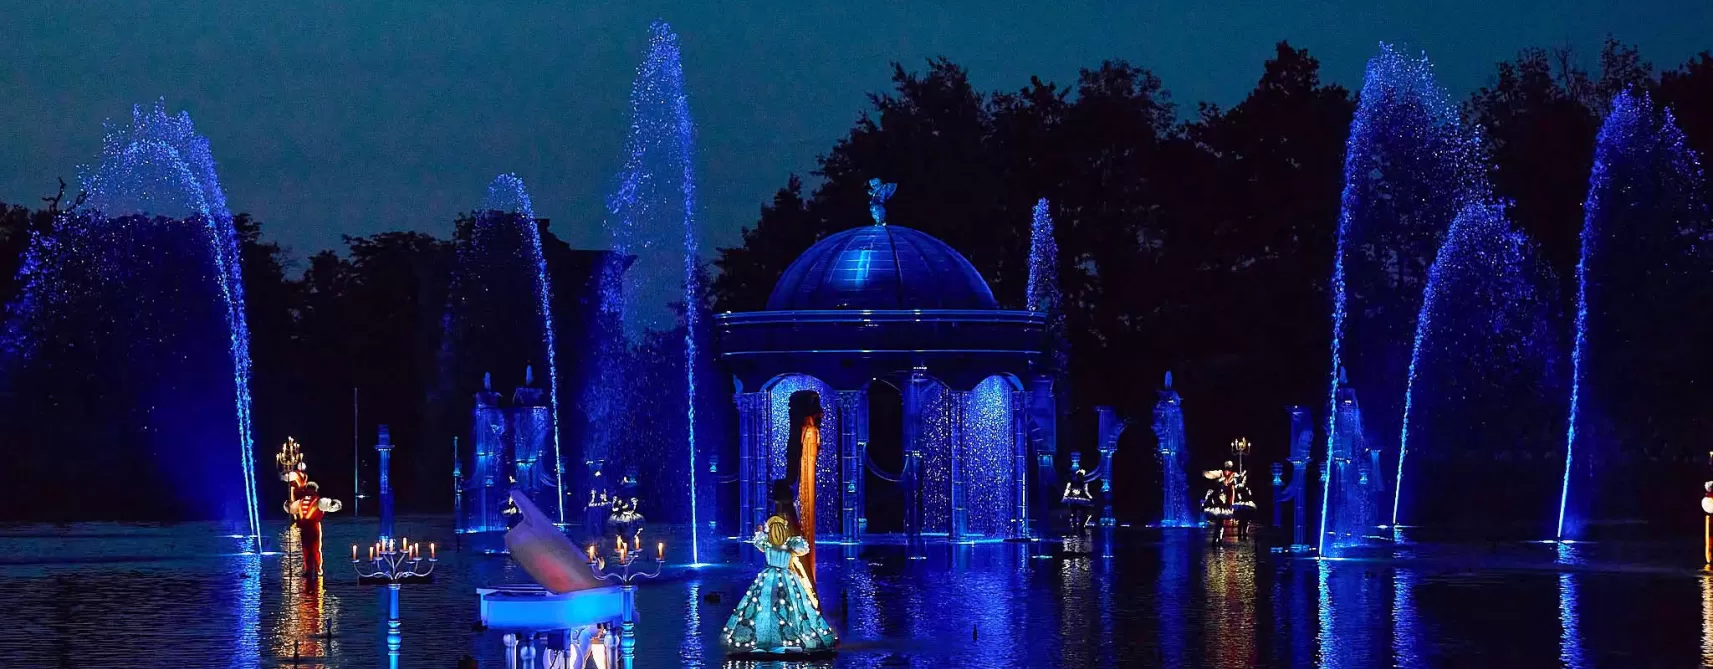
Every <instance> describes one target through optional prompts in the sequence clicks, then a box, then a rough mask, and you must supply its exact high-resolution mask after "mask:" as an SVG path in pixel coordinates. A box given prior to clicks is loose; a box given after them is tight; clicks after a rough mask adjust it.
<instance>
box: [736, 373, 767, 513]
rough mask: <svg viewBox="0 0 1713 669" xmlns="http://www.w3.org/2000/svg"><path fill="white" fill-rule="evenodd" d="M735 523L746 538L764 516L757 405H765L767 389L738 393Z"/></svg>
mask: <svg viewBox="0 0 1713 669" xmlns="http://www.w3.org/2000/svg"><path fill="white" fill-rule="evenodd" d="M736 399H737V404H738V527H737V530H736V532H735V534H737V536H738V537H739V538H742V539H747V538H749V535H750V534H751V533H753V532H755V528H756V527H758V526H760V525H761V521H762V520H763V519H765V518H766V517H767V515H766V514H767V513H768V511H769V509H768V497H767V478H768V470H767V443H766V441H765V439H764V438H762V437H761V435H764V434H765V427H766V426H765V425H760V424H758V423H764V422H765V421H766V418H765V417H764V415H763V413H762V412H760V411H759V410H758V407H765V406H766V405H767V393H766V392H765V391H764V392H756V393H738V394H737V395H736Z"/></svg>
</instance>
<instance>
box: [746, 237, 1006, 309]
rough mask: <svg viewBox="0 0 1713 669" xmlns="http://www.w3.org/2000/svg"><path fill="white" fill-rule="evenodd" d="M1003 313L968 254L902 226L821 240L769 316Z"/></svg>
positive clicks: (771, 303) (790, 273) (788, 277)
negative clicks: (869, 312) (862, 312)
mask: <svg viewBox="0 0 1713 669" xmlns="http://www.w3.org/2000/svg"><path fill="white" fill-rule="evenodd" d="M998 308H999V303H998V302H995V301H994V299H993V291H992V290H990V289H989V288H988V286H987V282H986V281H985V280H983V279H982V278H981V273H980V272H977V271H976V269H975V266H974V265H971V264H970V261H969V260H967V259H965V258H964V257H963V255H962V254H960V253H958V252H957V251H954V250H952V247H950V246H947V245H946V243H945V242H942V241H940V240H938V239H935V238H934V237H933V236H932V235H929V234H927V233H924V232H920V231H917V230H912V229H910V228H905V227H899V226H896V225H865V226H862V227H858V228H852V229H850V230H845V231H843V232H840V233H838V234H835V235H832V236H830V237H827V238H826V239H823V240H821V241H819V242H817V243H816V244H815V245H814V246H811V247H809V250H807V251H804V252H803V255H800V256H798V257H797V260H795V261H793V262H792V263H791V266H790V267H788V268H786V269H785V274H784V275H783V276H781V277H779V283H777V284H775V285H774V287H773V294H772V295H771V296H769V297H768V298H767V310H768V311H798V310H826V309H873V310H883V309H998Z"/></svg>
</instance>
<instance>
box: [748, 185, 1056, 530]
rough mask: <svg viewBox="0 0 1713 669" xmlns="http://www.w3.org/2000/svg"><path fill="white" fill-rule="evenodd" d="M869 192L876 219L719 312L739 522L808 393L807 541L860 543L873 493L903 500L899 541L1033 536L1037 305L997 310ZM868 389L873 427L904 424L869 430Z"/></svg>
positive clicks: (1044, 452)
mask: <svg viewBox="0 0 1713 669" xmlns="http://www.w3.org/2000/svg"><path fill="white" fill-rule="evenodd" d="M871 190H873V191H874V192H875V193H876V196H875V197H874V199H873V202H872V204H871V207H870V208H871V210H872V211H873V214H874V224H873V225H869V226H864V227H859V228H854V229H850V230H845V231H843V232H840V233H837V234H834V235H831V236H829V237H827V238H826V239H823V240H821V241H820V242H818V243H816V244H815V245H814V246H812V247H810V248H809V249H808V250H807V251H805V252H804V253H803V254H802V255H801V256H799V257H798V258H797V260H796V261H795V262H793V263H792V264H791V266H790V267H789V268H787V269H786V270H785V273H784V275H783V276H781V277H780V279H779V283H778V284H777V285H775V286H774V289H773V293H772V295H771V296H770V297H769V298H768V301H767V309H766V310H765V311H753V312H739V313H731V312H728V313H724V314H719V315H717V316H715V332H716V335H715V336H716V351H717V354H718V357H719V360H720V361H721V363H722V364H723V365H724V366H725V369H726V370H728V371H730V372H731V374H732V375H733V376H734V377H735V379H736V386H737V393H736V401H737V406H738V415H739V444H738V483H739V486H740V487H739V491H738V506H739V515H738V519H737V520H738V523H739V527H741V528H745V531H747V529H748V528H754V527H758V526H760V524H761V523H762V521H763V520H764V519H765V518H766V517H767V516H768V515H769V514H770V513H771V511H772V508H771V501H770V496H769V491H770V486H771V482H772V481H774V480H778V479H784V478H786V470H787V466H788V463H787V461H786V460H787V450H788V441H789V438H790V432H791V425H790V424H789V418H788V416H789V404H788V403H789V402H790V398H791V396H792V395H793V394H794V393H801V391H806V390H807V391H813V392H814V393H815V396H816V397H817V398H818V400H819V403H820V406H821V409H822V412H823V413H822V420H821V431H820V434H821V442H820V443H821V446H820V449H819V454H818V456H817V457H816V461H815V471H816V483H815V493H816V494H815V525H816V535H817V536H818V537H821V538H825V539H835V538H836V539H838V540H841V541H844V542H847V543H854V542H859V541H862V540H863V535H864V533H865V532H867V531H868V526H869V522H868V521H869V516H870V515H871V511H872V505H874V504H875V502H876V501H877V500H879V499H880V496H885V497H887V498H889V499H886V500H884V504H885V505H886V506H887V508H888V509H896V508H897V507H898V506H900V504H901V505H902V507H903V508H902V518H901V519H898V522H891V523H888V525H889V526H890V528H897V529H898V530H899V531H900V532H901V533H902V534H903V535H905V536H908V537H921V536H944V537H947V538H948V539H950V540H953V541H973V540H981V539H1003V538H1025V537H1029V536H1031V525H1032V524H1034V525H1037V526H1038V525H1039V520H1040V519H1039V514H1040V513H1041V511H1042V510H1043V509H1045V508H1046V506H1047V505H1046V504H1044V503H1043V500H1045V499H1046V498H1047V495H1049V494H1050V493H1049V492H1048V491H1046V488H1048V487H1050V486H1052V485H1054V483H1053V482H1054V481H1055V477H1054V476H1053V473H1052V453H1053V449H1054V439H1053V437H1052V435H1053V434H1054V430H1055V425H1054V421H1055V416H1056V410H1055V407H1054V405H1053V402H1054V397H1055V393H1054V392H1053V389H1052V382H1051V380H1050V378H1049V377H1048V376H1047V375H1046V374H1045V373H1044V370H1043V369H1042V367H1041V366H1042V365H1043V364H1045V363H1046V362H1047V361H1048V359H1047V356H1046V350H1045V349H1046V343H1047V339H1046V336H1045V328H1046V318H1045V315H1044V314H1042V313H1041V312H1036V311H1012V310H1005V309H1001V308H1000V307H999V303H998V302H997V301H996V300H994V298H993V291H992V290H990V289H989V288H988V285H987V282H986V281H984V280H983V279H982V277H981V274H980V273H979V272H977V271H976V269H975V267H974V266H972V265H971V264H970V262H969V260H967V259H965V258H964V256H963V255H961V254H959V253H958V252H957V251H955V250H953V249H952V248H951V247H949V246H947V245H946V244H945V243H944V242H941V241H940V240H938V239H935V238H934V237H933V236H931V235H928V234H925V233H922V232H919V231H917V230H913V229H910V228H907V227H902V226H898V225H889V224H888V222H887V221H886V218H885V210H884V206H883V202H884V199H885V195H886V194H887V193H888V192H889V190H890V187H889V186H881V185H880V184H879V183H878V182H871ZM882 385H884V386H886V387H885V388H881V386H882ZM877 394H879V395H883V398H882V399H880V400H878V401H884V402H887V403H889V406H887V407H886V409H885V411H883V412H882V413H884V414H885V415H886V420H884V421H874V422H872V425H873V426H874V427H876V429H878V430H884V431H886V432H891V431H894V430H896V431H899V432H900V434H895V435H894V434H879V433H876V432H875V431H874V430H871V420H870V403H871V398H873V397H874V396H876V395H877ZM894 406H896V409H894V408H893V407H894ZM877 415H878V414H877ZM871 436H874V437H877V440H876V441H877V442H885V443H887V444H897V445H898V446H897V448H898V449H899V452H898V453H897V454H896V456H894V457H891V458H883V459H890V460H891V461H892V462H895V463H901V464H898V465H893V467H895V468H896V469H891V468H888V467H885V466H882V465H881V464H877V463H876V461H875V458H874V457H873V455H874V454H871V453H870V452H869V447H870V437H871ZM1031 469H1035V470H1036V472H1035V473H1034V474H1031V473H1030V472H1031ZM871 485H878V486H884V487H885V488H887V489H885V490H869V489H868V488H869V487H871ZM871 493H872V494H871ZM1054 498H1055V499H1056V496H1055V497H1054ZM899 500H902V501H901V502H900V501H899ZM892 513H893V514H895V515H896V514H897V511H892ZM1032 519H1033V520H1035V521H1036V522H1034V523H1032V522H1031V520H1032ZM890 528H889V529H890ZM741 533H742V532H740V534H741Z"/></svg>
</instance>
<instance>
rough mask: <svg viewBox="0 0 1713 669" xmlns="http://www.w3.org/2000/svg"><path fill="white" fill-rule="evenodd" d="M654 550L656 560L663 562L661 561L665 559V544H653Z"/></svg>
mask: <svg viewBox="0 0 1713 669" xmlns="http://www.w3.org/2000/svg"><path fill="white" fill-rule="evenodd" d="M654 550H655V551H656V552H655V557H656V558H657V559H659V560H663V561H664V560H665V559H666V542H664V541H662V542H660V543H657V544H655V545H654Z"/></svg>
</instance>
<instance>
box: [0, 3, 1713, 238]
mask: <svg viewBox="0 0 1713 669" xmlns="http://www.w3.org/2000/svg"><path fill="white" fill-rule="evenodd" d="M1008 4H1013V3H991V2H973V1H969V0H960V1H958V2H939V3H922V2H913V3H903V2H896V3H884V4H882V3H812V2H798V3H776V2H766V3H747V2H737V3H733V2H723V3H712V2H683V1H680V2H622V3H615V2H569V1H561V2H551V3H547V2H529V3H526V2H507V1H497V0H465V1H456V2H452V1H445V0H409V1H396V2H374V1H369V0H291V1H289V2H251V1H242V2H232V1H230V0H226V1H218V2H217V1H214V0H177V1H175V2H142V1H135V2H90V1H79V0H70V1H64V2H27V3H18V2H5V3H0V5H3V7H0V45H4V50H5V54H6V58H5V61H6V62H5V64H4V65H3V66H0V128H4V132H3V133H0V200H4V201H7V202H14V203H23V204H31V205H34V204H36V203H37V202H38V200H37V198H39V197H40V196H42V195H45V194H48V193H50V192H51V191H52V190H53V187H54V178H55V177H57V176H64V177H66V178H67V180H68V181H73V182H74V183H75V180H74V177H75V176H76V174H77V166H78V165H80V164H83V163H86V162H88V161H90V160H91V159H92V158H93V156H94V155H95V154H96V152H97V151H98V150H99V148H100V138H101V123H102V121H103V120H104V119H108V118H120V117H123V116H124V115H125V114H128V113H129V109H130V105H131V104H133V103H137V102H149V101H152V100H154V99H156V98H159V97H164V98H166V100H167V103H168V106H169V107H170V108H172V109H175V110H177V109H185V110H188V111H189V112H190V113H191V115H192V116H193V117H194V118H195V120H196V123H197V126H198V128H199V130H200V131H201V132H202V133H203V134H205V135H207V136H208V137H209V139H210V142H211V144H212V148H213V151H214V156H215V159H216V160H217V161H218V162H219V168H220V176H221V179H222V182H223V184H224V186H225V188H226V192H227V195H228V198H229V200H230V202H231V205H232V209H233V210H234V211H247V212H251V213H253V214H255V215H257V216H258V217H260V218H261V219H262V220H263V221H264V223H265V224H266V228H265V231H266V234H267V235H268V236H269V237H271V238H273V239H276V240H279V241H281V242H283V243H284V244H286V245H287V246H289V247H291V248H292V249H293V250H294V251H295V254H296V255H298V256H303V255H307V254H308V253H311V252H313V251H315V250H319V249H322V248H330V247H337V246H339V236H340V235H341V234H354V235H361V234H369V233H374V232H379V231H383V230H391V229H401V228H405V229H417V230H424V231H428V232H432V233H436V234H441V235H444V234H446V233H447V232H448V231H449V228H450V227H451V221H452V219H453V216H454V215H455V213H456V212H459V211H466V210H469V209H471V208H473V207H475V206H476V204H478V202H479V201H480V200H481V197H482V195H483V192H484V188H485V187H486V185H487V184H488V182H489V181H490V180H491V179H492V178H493V177H494V175H495V174H498V173H501V172H506V171H515V172H517V173H518V174H519V175H520V176H522V177H523V178H524V180H525V181H526V183H527V184H528V185H529V187H530V189H531V191H532V194H533V196H534V200H535V205H536V207H535V209H536V212H537V213H538V215H541V216H546V217H549V218H551V219H553V222H554V223H553V225H554V228H555V229H556V230H557V231H558V232H559V234H560V235H562V236H564V237H566V238H567V239H569V240H570V241H571V242H572V244H574V245H577V246H599V245H604V243H605V236H604V234H602V233H600V232H599V230H600V227H599V226H600V219H601V216H602V214H603V211H604V206H603V200H604V197H605V193H606V192H607V190H608V189H609V187H610V186H611V184H612V182H613V177H614V174H615V173H616V172H617V170H618V167H619V162H620V149H621V145H622V142H623V141H624V136H625V130H626V127H627V124H628V108H629V102H628V96H629V93H630V82H631V77H632V74H633V72H634V69H635V67H636V64H637V63H638V62H639V61H640V59H641V58H642V54H643V51H644V49H645V39H646V35H647V26H648V23H649V21H650V20H652V19H655V18H664V19H666V20H668V21H670V22H671V23H672V24H673V27H674V28H675V29H676V30H677V31H678V33H679V35H680V41H681V44H682V48H683V53H684V69H685V73H686V78H687V82H688V83H687V85H688V87H689V91H690V96H691V99H690V104H691V109H692V113H693V115H694V116H695V118H696V122H697V125H698V132H699V137H698V142H699V144H698V147H697V149H698V152H699V155H698V156H697V160H698V165H697V168H698V175H699V176H700V178H701V183H700V186H699V188H700V194H701V202H702V211H701V215H702V224H703V229H704V230H705V231H706V234H707V242H706V243H705V244H704V247H705V248H706V247H710V246H720V245H730V244H731V243H733V242H734V241H735V240H736V239H737V231H738V230H739V228H741V227H742V226H744V225H749V224H752V223H753V222H754V219H755V216H756V212H757V208H758V207H759V206H760V204H761V203H762V202H764V201H765V200H767V199H768V198H770V197H771V195H772V193H773V192H774V191H775V190H776V189H778V188H779V187H780V186H781V185H783V184H784V183H785V178H786V175H787V174H788V173H791V172H798V173H806V172H808V171H809V170H810V169H812V168H813V167H814V158H815V156H816V155H817V154H819V153H821V152H824V151H826V150H827V149H828V148H829V147H830V146H831V145H832V143H833V141H834V140H836V139H837V138H838V137H839V136H841V135H842V134H843V133H844V132H846V131H847V130H848V129H849V128H850V126H851V123H852V121H854V120H855V119H856V117H857V115H858V113H859V112H860V111H861V110H863V109H864V108H865V107H866V100H865V95H866V94H867V93H869V92H873V91H878V90H882V89H885V88H886V87H887V86H888V83H887V79H888V76H889V75H890V70H889V67H888V63H889V62H890V61H901V62H903V63H905V64H906V65H907V66H909V67H915V68H920V66H921V64H922V63H923V61H924V59H926V58H928V57H931V56H935V55H945V56H947V57H949V58H951V59H952V60H953V61H954V62H957V63H959V64H962V65H964V66H967V67H968V68H970V70H971V75H972V77H973V79H974V81H975V83H976V84H977V86H978V87H980V88H982V89H984V90H992V89H996V88H1004V89H1015V88H1018V87H1021V86H1023V85H1024V84H1026V83H1027V81H1028V77H1029V76H1030V75H1039V76H1041V77H1042V78H1043V79H1047V80H1052V81H1058V82H1060V83H1068V82H1071V81H1072V80H1073V79H1074V77H1075V74H1076V71H1077V68H1079V67H1084V66H1090V65H1094V64H1097V63H1098V62H1099V61H1100V60H1101V59H1104V58H1124V59H1128V60H1130V61H1132V62H1133V63H1136V64H1138V65H1142V66H1144V67H1148V68H1150V69H1152V70H1153V71H1154V72H1155V73H1156V74H1158V75H1159V76H1160V77H1161V79H1162V80H1163V81H1164V82H1165V85H1166V87H1167V88H1168V89H1169V90H1170V91H1171V92H1172V94H1173V97H1174V99H1175V100H1176V101H1177V102H1179V103H1180V115H1183V114H1187V113H1193V110H1194V105H1195V103H1196V102H1198V101H1211V102H1215V103H1219V104H1226V105H1228V104H1231V103H1233V102H1236V101H1237V100H1239V99H1241V97H1242V96H1243V95H1244V94H1245V93H1246V92H1247V91H1248V90H1249V89H1250V88H1251V87H1252V86H1253V84H1254V82H1255V80H1256V78H1257V77H1258V76H1259V75H1260V69H1261V63H1262V61H1263V60H1265V59H1266V58H1267V57H1269V56H1270V55H1271V54H1272V49H1273V43H1274V42H1276V41H1278V40H1280V39H1288V40H1290V41H1291V42H1292V44H1293V45H1295V46H1299V47H1307V48H1308V49H1309V51H1310V53H1312V54H1313V55H1315V56H1317V57H1319V58H1320V59H1321V62H1322V63H1323V66H1324V67H1325V72H1324V74H1325V76H1326V77H1327V78H1329V79H1331V80H1332V81H1336V82H1340V83H1343V84H1345V85H1346V86H1349V87H1352V88H1356V87H1358V86H1359V85H1360V79H1361V73H1362V64H1363V62H1364V61H1365V60H1366V59H1367V58H1368V57H1369V56H1370V55H1371V54H1372V53H1373V52H1374V50H1375V45H1376V43H1377V42H1378V41H1380V40H1388V41H1396V42H1402V43H1406V44H1408V45H1410V46H1411V47H1413V48H1417V49H1424V50H1426V51H1427V52H1428V53H1429V55H1430V57H1432V59H1433V60H1434V61H1435V63H1436V64H1437V68H1438V72H1439V74H1440V77H1441V82H1442V84H1444V85H1445V86H1447V87H1448V88H1449V89H1450V90H1451V92H1452V94H1453V95H1454V96H1456V97H1458V98H1462V97H1463V96H1465V95H1466V94H1467V93H1468V92H1469V91H1470V90H1472V89H1473V88H1475V87H1477V86H1480V85H1482V84H1484V83H1487V82H1488V81H1489V79H1490V77H1491V76H1492V73H1493V65H1494V63H1495V62H1497V61H1500V60H1503V59H1507V58H1510V57H1511V56H1513V55H1514V54H1515V53H1516V51H1517V50H1518V49H1521V48H1523V47H1527V46H1552V45H1556V44H1563V43H1569V44H1571V45H1573V46H1575V47H1576V48H1577V49H1579V50H1580V51H1581V52H1582V55H1583V56H1584V59H1585V64H1586V65H1590V66H1591V65H1593V64H1594V60H1595V58H1596V56H1597V54H1598V49H1599V45H1600V42H1601V40H1602V39H1603V38H1604V36H1605V35H1606V34H1607V33H1611V34H1613V35H1614V36H1616V37H1618V38H1619V39H1622V40H1624V41H1626V42H1630V43H1633V44H1636V45H1638V46H1639V47H1640V48H1641V51H1642V54H1643V56H1644V57H1645V58H1647V59H1649V60H1651V61H1653V62H1654V64H1655V65H1656V66H1658V67H1675V66H1676V65H1678V64H1680V63H1681V62H1683V61H1684V60H1685V59H1686V58H1688V57H1689V56H1691V55H1692V54H1694V53H1696V52H1698V51H1701V50H1703V49H1708V48H1713V37H1710V35H1713V2H1707V1H1706V0H1693V1H1691V0H1685V1H1680V2H1669V1H1665V0H1636V1H1633V2H1622V3H1620V2H1612V1H1611V0H1555V1H1551V2H1548V1H1535V2H1500V1H1496V0H1448V1H1441V2H1432V3H1425V2H1375V1H1374V0H1367V1H1363V2H1353V1H1350V0H1321V1H1317V2H1251V1H1243V2H1218V3H1208V2H1203V1H1200V0H1196V1H1181V0H1180V1H1167V0H1160V1H1155V2H1134V1H1132V2H1113V3H1046V2H1039V3H1029V4H1033V5H1035V7H1034V8H1028V9H1019V8H1013V7H1007V6H1006V5H1008ZM621 5H622V6H621ZM834 5H836V7H834ZM930 5H931V6H930ZM863 6H866V7H867V8H866V9H864V8H862V7H863Z"/></svg>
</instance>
